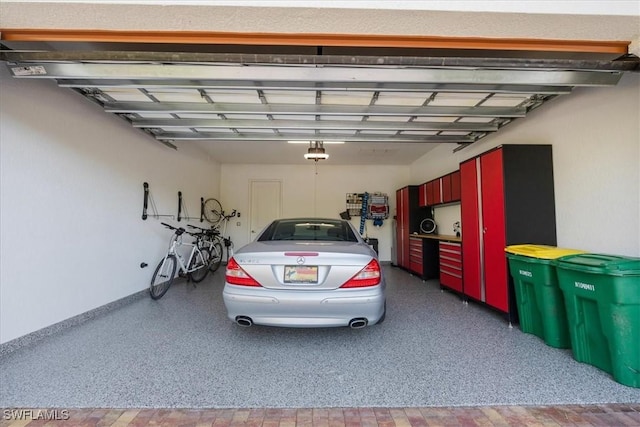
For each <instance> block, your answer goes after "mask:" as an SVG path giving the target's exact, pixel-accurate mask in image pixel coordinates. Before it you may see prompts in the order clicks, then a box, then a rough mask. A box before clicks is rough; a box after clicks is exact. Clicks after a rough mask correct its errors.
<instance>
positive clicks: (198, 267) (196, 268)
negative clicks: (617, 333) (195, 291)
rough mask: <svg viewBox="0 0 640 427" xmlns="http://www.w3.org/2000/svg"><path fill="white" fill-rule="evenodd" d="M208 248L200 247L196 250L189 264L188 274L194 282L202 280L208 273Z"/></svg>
mask: <svg viewBox="0 0 640 427" xmlns="http://www.w3.org/2000/svg"><path fill="white" fill-rule="evenodd" d="M210 258H211V256H210V255H209V249H206V248H202V249H200V251H199V252H198V251H196V253H195V254H193V259H191V264H189V271H190V273H189V276H190V277H191V280H192V281H193V282H195V283H198V282H202V281H203V280H204V278H205V277H207V274H209V259H210Z"/></svg>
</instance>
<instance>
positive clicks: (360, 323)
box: [349, 317, 369, 329]
mask: <svg viewBox="0 0 640 427" xmlns="http://www.w3.org/2000/svg"><path fill="white" fill-rule="evenodd" d="M367 323H369V322H368V321H367V319H366V318H364V317H362V318H357V319H351V321H349V327H350V328H351V329H361V328H364V327H365V326H367Z"/></svg>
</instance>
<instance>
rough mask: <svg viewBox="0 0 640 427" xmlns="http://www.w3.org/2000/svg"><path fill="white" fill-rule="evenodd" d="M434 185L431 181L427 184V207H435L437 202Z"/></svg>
mask: <svg viewBox="0 0 640 427" xmlns="http://www.w3.org/2000/svg"><path fill="white" fill-rule="evenodd" d="M433 184H434V181H429V182H427V184H426V187H425V190H426V199H427V205H429V206H433V205H435V200H434V198H433Z"/></svg>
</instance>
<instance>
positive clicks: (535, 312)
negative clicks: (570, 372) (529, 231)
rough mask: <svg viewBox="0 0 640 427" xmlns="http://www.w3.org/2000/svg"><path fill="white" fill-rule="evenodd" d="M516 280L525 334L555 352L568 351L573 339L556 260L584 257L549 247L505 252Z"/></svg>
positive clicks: (519, 247) (523, 247) (518, 247)
mask: <svg viewBox="0 0 640 427" xmlns="http://www.w3.org/2000/svg"><path fill="white" fill-rule="evenodd" d="M505 251H506V253H507V259H508V260H509V271H510V273H511V277H512V278H513V286H514V290H515V293H516V304H517V306H518V316H519V319H520V329H521V330H522V332H525V333H528V334H533V335H536V336H538V337H540V338H542V339H543V340H544V342H545V343H546V344H547V345H549V346H551V347H556V348H569V347H570V346H571V339H570V337H569V327H568V324H567V316H566V312H565V305H564V299H563V296H562V291H561V290H560V287H559V286H558V278H557V276H556V267H555V264H554V263H553V260H555V259H556V258H560V257H563V256H567V255H572V254H578V253H583V252H584V251H578V250H575V249H563V248H557V247H555V246H546V245H512V246H507V247H506V248H505Z"/></svg>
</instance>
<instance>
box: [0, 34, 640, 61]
mask: <svg viewBox="0 0 640 427" xmlns="http://www.w3.org/2000/svg"><path fill="white" fill-rule="evenodd" d="M0 39H1V40H6V41H30V42H45V41H47V42H53V41H67V42H121V43H175V44H237V45H285V46H342V47H347V46H349V47H388V48H431V49H483V50H520V51H555V52H585V53H612V54H620V55H623V54H626V53H628V47H629V44H630V42H628V41H591V40H545V39H499V38H496V39H494V38H481V37H437V36H403V35H363V34H307V33H299V34H289V33H225V32H202V31H122V30H118V31H110V30H61V29H0Z"/></svg>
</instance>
